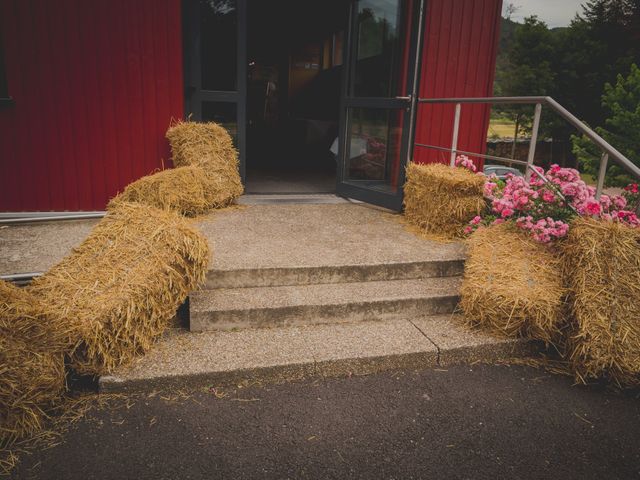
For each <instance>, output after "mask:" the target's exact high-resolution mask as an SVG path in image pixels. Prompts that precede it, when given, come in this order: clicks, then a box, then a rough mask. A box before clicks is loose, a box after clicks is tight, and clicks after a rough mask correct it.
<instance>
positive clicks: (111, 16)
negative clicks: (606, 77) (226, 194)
mask: <svg viewBox="0 0 640 480" xmlns="http://www.w3.org/2000/svg"><path fill="white" fill-rule="evenodd" d="M501 3H502V2H501V0H304V1H300V0H297V1H295V0H109V1H106V0H56V1H51V0H0V39H1V40H0V41H1V43H0V212H21V211H82V210H102V209H104V208H105V205H106V203H107V201H108V199H109V198H110V197H111V196H113V195H114V194H116V193H117V192H118V191H119V190H122V188H123V187H124V186H125V185H127V184H128V183H129V182H131V181H133V180H135V179H136V178H139V177H141V176H143V175H146V174H149V173H151V172H152V171H154V170H155V169H159V168H165V167H170V160H169V158H170V152H169V147H168V144H167V142H166V140H165V138H164V133H165V131H166V129H167V127H168V125H169V123H170V121H171V120H172V119H180V118H184V117H186V116H191V117H192V118H194V119H197V120H213V121H217V122H219V123H222V124H223V125H225V126H227V127H228V128H229V130H230V131H231V133H232V135H233V136H234V139H235V141H236V145H237V147H238V149H239V151H240V157H241V164H242V174H243V178H245V179H246V181H247V182H248V185H251V182H252V181H258V180H259V179H260V178H261V177H263V176H268V175H271V178H280V177H278V176H277V175H281V176H283V177H282V178H285V177H286V175H290V174H291V175H292V174H293V173H295V175H296V177H295V178H307V179H314V178H323V179H327V178H328V179H331V181H332V182H334V183H332V185H334V186H333V191H337V192H338V194H341V195H344V196H349V197H354V198H363V199H365V200H367V201H371V202H373V203H379V204H383V205H387V206H391V207H394V208H398V207H399V205H400V200H401V195H402V190H401V188H400V186H401V185H402V181H403V171H404V169H403V168H402V167H403V165H404V164H405V163H406V161H407V159H408V158H415V159H416V160H417V161H421V162H424V161H439V160H441V159H444V157H443V156H442V154H441V153H439V152H437V151H433V150H425V149H418V148H416V149H415V150H414V148H413V145H414V143H415V142H418V143H426V144H432V145H441V146H447V147H448V146H449V145H450V142H451V128H452V127H451V125H452V117H453V107H451V106H442V105H440V106H427V105H419V104H417V103H416V101H415V99H416V97H423V98H425V97H428V98H434V97H453V96H456V97H462V96H468V97H470V96H490V95H491V93H492V83H493V72H494V67H495V58H496V49H497V40H498V29H499V21H500V12H501V6H502V5H501ZM487 126H488V109H487V108H486V107H484V106H475V107H472V108H468V109H465V110H464V113H463V117H462V121H461V128H460V139H459V143H458V145H459V148H460V149H463V150H470V151H483V150H484V143H485V139H486V131H487ZM274 175H275V177H274ZM287 178H293V177H287ZM249 190H251V189H249Z"/></svg>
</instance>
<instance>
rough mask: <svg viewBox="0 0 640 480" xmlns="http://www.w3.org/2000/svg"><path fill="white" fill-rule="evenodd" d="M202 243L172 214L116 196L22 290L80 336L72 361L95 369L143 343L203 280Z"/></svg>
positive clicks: (205, 255)
mask: <svg viewBox="0 0 640 480" xmlns="http://www.w3.org/2000/svg"><path fill="white" fill-rule="evenodd" d="M208 261H209V247H208V245H207V242H206V240H205V239H204V238H203V237H202V235H201V234H200V233H199V232H197V231H196V230H194V229H193V228H192V227H190V226H189V224H188V223H187V221H186V220H185V219H184V218H182V217H180V216H179V215H177V214H175V213H173V212H167V211H161V210H158V209H156V208H153V207H149V206H146V205H141V204H136V203H126V202H121V203H120V204H118V205H117V207H115V208H113V209H112V210H110V211H109V212H108V213H107V215H106V216H105V218H104V219H103V220H102V221H101V222H100V223H99V224H98V225H97V226H96V227H95V228H94V229H93V231H92V232H91V234H90V235H89V236H88V237H87V238H86V239H85V240H84V241H83V242H82V243H81V244H80V246H78V247H77V248H75V249H74V250H73V252H72V253H71V254H70V255H69V256H67V257H66V258H65V259H63V260H62V261H61V262H60V263H58V264H57V265H56V266H54V267H53V268H52V269H51V270H49V271H48V272H47V273H46V274H45V275H43V276H42V277H39V278H37V279H36V280H35V281H34V282H33V284H32V285H31V286H30V287H29V290H30V291H31V292H32V293H33V294H34V295H35V296H36V297H37V298H38V300H39V303H40V305H41V306H42V309H43V311H42V313H43V314H44V315H46V317H47V318H49V319H53V320H55V321H64V322H66V323H67V324H68V325H69V326H70V328H72V329H74V330H75V332H76V334H77V338H78V339H79V342H78V345H77V347H76V348H75V349H74V350H73V351H72V352H71V353H70V359H71V366H72V367H73V368H74V369H75V370H76V371H78V372H79V373H83V374H102V373H107V372H110V371H112V370H113V369H114V368H115V367H117V366H118V365H122V364H126V363H128V362H129V361H130V360H132V359H133V357H134V356H135V355H137V354H140V353H143V352H145V351H147V350H148V349H149V347H150V346H151V344H152V343H153V341H154V340H155V339H156V338H157V337H158V336H159V335H160V334H161V333H162V332H163V330H164V329H165V328H166V327H167V325H168V324H169V322H170V320H171V318H172V317H173V315H174V314H175V312H176V309H177V308H178V306H179V305H180V304H181V303H182V302H184V300H185V298H186V296H187V294H188V293H189V291H190V290H192V289H194V288H195V287H196V286H197V284H198V283H199V282H200V281H201V280H202V279H203V278H204V275H205V273H206V269H207V264H208Z"/></svg>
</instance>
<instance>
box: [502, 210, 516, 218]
mask: <svg viewBox="0 0 640 480" xmlns="http://www.w3.org/2000/svg"><path fill="white" fill-rule="evenodd" d="M500 215H501V216H502V218H507V217H510V216H512V215H513V210H511V209H510V208H505V209H504V210H502V213H501V214H500Z"/></svg>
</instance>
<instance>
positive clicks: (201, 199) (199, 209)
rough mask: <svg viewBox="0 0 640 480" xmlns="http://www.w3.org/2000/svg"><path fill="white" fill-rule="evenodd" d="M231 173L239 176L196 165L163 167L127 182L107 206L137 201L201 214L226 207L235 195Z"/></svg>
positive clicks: (162, 207) (182, 212)
mask: <svg viewBox="0 0 640 480" xmlns="http://www.w3.org/2000/svg"><path fill="white" fill-rule="evenodd" d="M229 175H231V176H232V177H233V176H234V175H235V176H237V174H236V173H233V172H229V171H224V170H223V171H220V172H218V173H215V172H211V171H209V170H206V169H204V168H202V167H199V166H197V165H191V166H187V167H178V168H173V169H169V170H163V171H161V172H158V173H155V174H153V175H148V176H146V177H142V178H140V179H138V180H136V181H135V182H133V183H130V184H129V185H127V187H126V188H125V189H124V191H123V192H122V193H120V194H119V195H117V196H116V197H115V198H113V199H112V200H111V202H109V206H108V209H112V208H114V207H115V206H117V205H118V204H119V203H121V202H136V203H142V204H144V205H149V206H152V207H156V208H159V209H161V210H173V211H175V212H178V213H180V214H181V215H186V216H189V217H193V216H196V215H201V214H204V213H207V212H208V211H210V210H211V209H214V208H224V207H227V206H229V205H230V204H231V203H232V202H233V200H234V199H235V198H236V195H235V193H234V191H233V189H231V190H230V189H229V188H228V186H229V185H230V184H233V183H234V182H235V180H234V178H230V177H229Z"/></svg>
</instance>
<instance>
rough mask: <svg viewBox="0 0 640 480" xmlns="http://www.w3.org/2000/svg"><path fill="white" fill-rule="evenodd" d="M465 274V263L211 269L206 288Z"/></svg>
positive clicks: (445, 261) (402, 278)
mask: <svg viewBox="0 0 640 480" xmlns="http://www.w3.org/2000/svg"><path fill="white" fill-rule="evenodd" d="M463 271H464V261H463V260H443V261H434V262H411V263H398V264H388V265H345V266H335V267H305V268H260V269H257V268H256V269H246V270H210V271H209V273H208V274H207V281H206V284H205V287H204V288H205V289H216V288H245V287H276V286H288V285H313V284H321V283H346V282H372V281H380V280H409V279H415V278H435V277H455V276H458V275H462V272H463Z"/></svg>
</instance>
